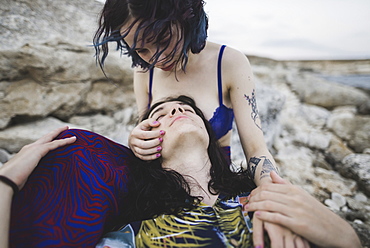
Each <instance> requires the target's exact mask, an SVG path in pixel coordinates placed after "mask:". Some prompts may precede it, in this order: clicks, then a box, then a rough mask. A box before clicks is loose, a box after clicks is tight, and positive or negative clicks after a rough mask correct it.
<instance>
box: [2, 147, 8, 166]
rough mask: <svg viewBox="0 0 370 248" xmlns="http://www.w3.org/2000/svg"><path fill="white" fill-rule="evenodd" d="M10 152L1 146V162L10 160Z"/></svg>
mask: <svg viewBox="0 0 370 248" xmlns="http://www.w3.org/2000/svg"><path fill="white" fill-rule="evenodd" d="M9 158H10V154H9V153H8V152H7V151H5V150H4V149H1V148H0V163H5V162H7V161H8V160H9Z"/></svg>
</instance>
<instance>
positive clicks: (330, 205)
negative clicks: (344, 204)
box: [324, 199, 340, 211]
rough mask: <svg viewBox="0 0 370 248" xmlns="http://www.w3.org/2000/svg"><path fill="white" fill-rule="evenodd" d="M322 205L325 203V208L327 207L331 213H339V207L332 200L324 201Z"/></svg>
mask: <svg viewBox="0 0 370 248" xmlns="http://www.w3.org/2000/svg"><path fill="white" fill-rule="evenodd" d="M324 203H325V205H326V206H328V207H329V208H330V209H331V210H333V211H339V210H340V207H339V206H338V205H337V203H336V202H335V201H333V200H332V199H326V200H325V201H324Z"/></svg>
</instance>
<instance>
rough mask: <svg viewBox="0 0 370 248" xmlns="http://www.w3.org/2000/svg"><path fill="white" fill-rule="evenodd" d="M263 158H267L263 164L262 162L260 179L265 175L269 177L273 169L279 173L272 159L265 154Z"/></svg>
mask: <svg viewBox="0 0 370 248" xmlns="http://www.w3.org/2000/svg"><path fill="white" fill-rule="evenodd" d="M261 158H264V159H265V160H264V161H263V164H262V170H261V174H260V180H261V179H262V178H264V177H269V176H270V172H271V171H275V172H276V173H277V171H276V168H275V166H274V165H273V164H272V163H271V161H270V159H268V158H266V157H265V156H262V157H261Z"/></svg>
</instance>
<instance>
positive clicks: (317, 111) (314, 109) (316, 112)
mask: <svg viewBox="0 0 370 248" xmlns="http://www.w3.org/2000/svg"><path fill="white" fill-rule="evenodd" d="M301 115H302V116H303V117H304V118H305V119H306V120H307V122H308V123H309V124H310V125H312V126H313V127H316V128H323V127H324V126H325V125H326V122H327V120H328V118H329V116H330V111H329V110H327V109H325V108H322V107H319V106H315V105H309V104H305V103H303V104H302V112H301Z"/></svg>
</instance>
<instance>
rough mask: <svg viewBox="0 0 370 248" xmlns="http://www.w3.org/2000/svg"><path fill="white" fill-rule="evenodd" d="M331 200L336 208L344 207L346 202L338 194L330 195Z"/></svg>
mask: <svg viewBox="0 0 370 248" xmlns="http://www.w3.org/2000/svg"><path fill="white" fill-rule="evenodd" d="M331 199H332V200H333V201H334V202H335V203H336V204H337V206H338V207H340V208H341V207H343V206H345V205H346V203H347V201H346V198H345V197H344V196H342V195H341V194H338V193H337V192H332V193H331Z"/></svg>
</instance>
